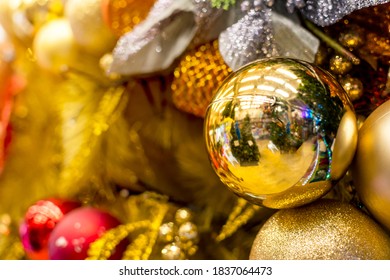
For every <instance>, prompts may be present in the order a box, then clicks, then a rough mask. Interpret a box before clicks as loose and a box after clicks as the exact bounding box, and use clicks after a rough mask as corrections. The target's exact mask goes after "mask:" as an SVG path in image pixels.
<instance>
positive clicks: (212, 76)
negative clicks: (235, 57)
mask: <svg viewBox="0 0 390 280" xmlns="http://www.w3.org/2000/svg"><path fill="white" fill-rule="evenodd" d="M231 71H232V70H231V69H230V68H229V67H228V66H227V65H226V64H225V63H224V61H223V58H222V57H221V55H220V53H219V51H218V42H217V41H214V42H212V43H208V44H204V45H201V46H200V47H198V48H196V49H194V50H191V51H189V52H188V53H187V54H185V55H184V56H183V58H182V59H181V60H180V63H179V65H178V66H177V67H176V69H175V71H174V76H175V77H174V80H173V82H172V85H171V88H172V100H173V103H174V104H175V106H176V107H177V108H178V109H180V110H182V111H184V112H187V113H190V114H193V115H195V116H198V117H204V115H205V113H206V109H207V106H208V105H209V103H210V101H211V98H212V97H213V94H214V93H215V91H216V90H217V88H218V87H219V86H220V85H221V84H222V81H223V80H224V79H225V78H226V77H227V76H228V75H229V73H230V72H231Z"/></svg>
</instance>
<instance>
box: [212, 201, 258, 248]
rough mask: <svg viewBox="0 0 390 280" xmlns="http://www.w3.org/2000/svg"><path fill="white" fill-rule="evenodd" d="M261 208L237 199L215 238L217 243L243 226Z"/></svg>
mask: <svg viewBox="0 0 390 280" xmlns="http://www.w3.org/2000/svg"><path fill="white" fill-rule="evenodd" d="M260 209H261V207H260V206H258V205H254V204H251V203H249V202H248V201H247V200H245V199H243V198H238V200H237V204H236V205H235V206H234V208H233V210H232V212H231V213H230V215H229V217H228V219H227V221H226V223H225V225H223V227H222V230H221V231H220V233H219V234H218V236H217V237H216V238H215V240H216V241H217V242H221V241H223V240H224V239H226V238H228V237H230V236H232V235H233V234H234V233H235V232H236V231H237V230H238V229H239V228H240V227H241V226H243V225H245V224H246V223H247V222H248V221H249V220H250V219H251V218H252V217H253V216H254V215H255V213H256V212H257V211H258V210H260Z"/></svg>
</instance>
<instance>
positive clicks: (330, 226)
mask: <svg viewBox="0 0 390 280" xmlns="http://www.w3.org/2000/svg"><path fill="white" fill-rule="evenodd" d="M389 258H390V238H389V236H388V235H387V234H386V233H385V232H384V231H383V229H382V228H381V227H379V226H378V225H377V224H376V223H375V222H374V221H373V220H372V219H371V218H369V217H368V216H367V215H366V214H364V213H363V212H360V211H359V210H357V209H356V208H354V207H352V206H351V205H349V204H345V203H342V202H339V201H334V200H319V201H316V202H314V203H312V204H310V205H307V206H303V207H299V208H294V209H288V210H280V211H278V212H277V213H275V214H274V215H273V216H271V218H269V219H268V220H267V221H266V223H265V224H264V225H263V227H262V228H261V229H260V231H259V233H258V234H257V236H256V238H255V241H254V243H253V246H252V249H251V253H250V259H251V260H255V259H258V260H260V259H284V260H304V259H310V260H356V259H365V260H372V259H376V260H380V259H389Z"/></svg>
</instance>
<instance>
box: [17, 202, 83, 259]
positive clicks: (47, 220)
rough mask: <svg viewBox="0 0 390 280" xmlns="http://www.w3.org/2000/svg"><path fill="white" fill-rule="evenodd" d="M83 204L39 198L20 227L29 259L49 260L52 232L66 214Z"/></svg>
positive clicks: (29, 209)
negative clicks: (49, 244)
mask: <svg viewBox="0 0 390 280" xmlns="http://www.w3.org/2000/svg"><path fill="white" fill-rule="evenodd" d="M80 206H81V204H80V203H78V202H75V201H67V200H61V199H54V198H50V199H46V200H39V201H38V202H36V203H35V204H34V205H32V206H30V207H29V208H28V210H27V212H26V214H25V217H24V221H23V222H22V224H21V225H20V227H19V234H20V238H21V240H22V244H23V247H24V249H25V252H26V255H27V257H28V258H29V259H34V260H47V259H48V258H49V251H48V242H49V237H50V233H51V232H52V231H53V229H54V227H55V226H56V225H57V223H58V222H59V221H60V220H61V219H62V218H63V217H64V215H65V214H66V213H68V212H70V211H71V210H74V209H75V208H77V207H80Z"/></svg>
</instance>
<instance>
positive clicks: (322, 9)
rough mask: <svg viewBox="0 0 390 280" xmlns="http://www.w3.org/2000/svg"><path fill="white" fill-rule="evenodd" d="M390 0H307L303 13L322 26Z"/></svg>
mask: <svg viewBox="0 0 390 280" xmlns="http://www.w3.org/2000/svg"><path fill="white" fill-rule="evenodd" d="M388 2H390V1H389V0H306V5H305V6H304V7H303V8H302V9H301V12H302V14H303V15H304V16H305V17H306V18H308V19H309V20H310V21H312V22H314V23H315V24H317V25H320V26H328V25H331V24H334V23H336V22H337V21H339V20H340V19H342V18H343V17H344V16H346V15H348V14H350V13H352V12H353V11H355V10H359V9H362V8H365V7H370V6H375V5H379V4H384V3H388Z"/></svg>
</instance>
